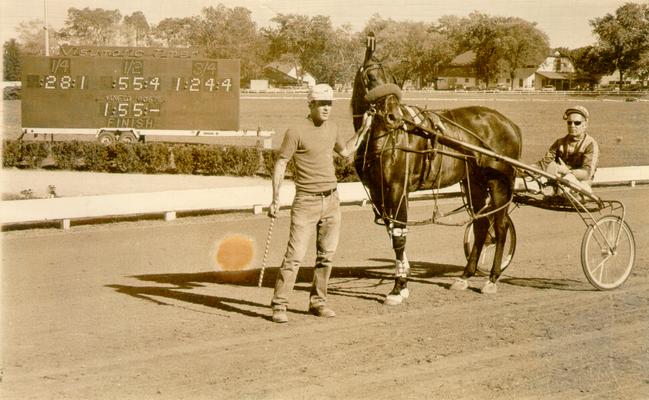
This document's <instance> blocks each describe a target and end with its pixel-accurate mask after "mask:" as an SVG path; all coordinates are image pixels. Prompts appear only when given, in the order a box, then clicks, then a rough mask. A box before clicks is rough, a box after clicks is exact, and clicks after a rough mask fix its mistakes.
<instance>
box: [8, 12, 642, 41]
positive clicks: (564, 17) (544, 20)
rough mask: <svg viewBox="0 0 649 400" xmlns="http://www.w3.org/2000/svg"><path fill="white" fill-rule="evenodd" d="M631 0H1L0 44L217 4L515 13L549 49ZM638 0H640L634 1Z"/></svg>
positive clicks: (583, 37)
mask: <svg viewBox="0 0 649 400" xmlns="http://www.w3.org/2000/svg"><path fill="white" fill-rule="evenodd" d="M629 1H630V0H482V1H479V0H443V1H441V0H437V1H435V0H220V1H219V0H212V1H209V0H0V4H1V5H2V8H1V9H0V11H1V12H0V15H1V16H2V42H4V41H5V40H7V39H9V38H15V37H17V33H16V31H15V28H16V27H17V26H18V24H19V23H20V22H23V21H25V22H26V21H31V20H36V19H38V20H41V21H43V20H44V15H45V10H47V22H48V25H49V26H51V27H52V28H54V29H60V28H62V27H63V26H64V21H65V19H66V17H67V10H68V9H69V8H78V9H83V8H86V7H88V8H91V9H94V8H104V9H108V10H114V9H118V10H119V11H120V12H121V13H122V15H123V16H125V15H130V14H132V13H133V12H135V11H142V12H143V13H144V15H145V16H146V18H147V21H148V22H149V24H156V23H158V22H159V21H160V20H162V19H164V18H169V17H187V16H196V15H200V13H201V9H202V8H203V7H208V6H216V5H218V4H219V3H221V4H223V5H225V6H226V7H230V8H231V7H236V6H240V7H245V8H247V9H249V10H250V11H251V12H252V19H253V21H255V22H256V23H257V25H258V26H259V27H262V26H269V25H270V19H271V18H273V16H274V15H276V14H302V15H309V16H314V15H326V16H329V17H330V18H331V21H332V23H333V25H334V27H337V26H341V25H343V24H351V26H352V28H353V30H354V31H360V30H362V29H363V27H364V26H365V24H366V23H367V21H368V20H369V18H370V17H371V16H372V15H373V14H379V15H380V16H381V17H382V18H385V19H387V18H391V19H393V20H396V21H422V22H436V21H437V20H438V19H439V18H440V17H441V16H444V15H456V16H458V17H464V16H467V15H469V14H470V13H471V12H473V11H479V12H482V13H486V14H488V15H491V16H508V17H509V16H511V17H519V18H522V19H524V20H526V21H529V22H536V23H537V24H538V25H537V26H538V27H539V29H541V30H542V31H543V32H545V33H546V34H547V35H548V36H549V38H550V46H551V47H568V48H571V49H574V48H578V47H582V46H586V45H591V44H594V43H595V38H594V37H593V35H592V27H591V26H590V24H589V21H590V20H592V19H594V18H598V17H602V16H604V15H606V14H608V13H610V14H614V13H615V10H616V9H617V8H618V7H620V6H621V5H623V4H624V3H627V2H629ZM635 2H636V3H643V2H644V1H642V0H636V1H635Z"/></svg>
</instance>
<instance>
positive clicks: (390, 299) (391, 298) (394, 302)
mask: <svg viewBox="0 0 649 400" xmlns="http://www.w3.org/2000/svg"><path fill="white" fill-rule="evenodd" d="M401 292H403V290H402V291H401ZM403 299H404V297H403V296H402V295H401V294H389V295H387V296H385V300H384V301H383V304H385V305H386V306H398V305H399V304H401V303H402V302H403Z"/></svg>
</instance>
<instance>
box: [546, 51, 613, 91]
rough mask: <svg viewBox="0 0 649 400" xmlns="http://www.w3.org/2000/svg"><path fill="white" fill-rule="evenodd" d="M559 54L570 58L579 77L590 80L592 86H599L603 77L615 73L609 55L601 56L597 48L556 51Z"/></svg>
mask: <svg viewBox="0 0 649 400" xmlns="http://www.w3.org/2000/svg"><path fill="white" fill-rule="evenodd" d="M556 50H557V51H559V53H561V54H563V55H566V56H567V57H568V58H570V61H571V62H572V65H573V66H574V67H575V72H576V73H577V76H579V77H583V78H588V80H589V81H590V84H593V85H594V84H597V82H599V80H600V79H601V77H602V76H603V75H607V74H610V73H611V72H613V70H612V69H611V68H612V67H611V66H612V65H613V64H612V61H611V60H610V59H608V58H607V54H601V52H600V48H599V47H597V46H584V47H579V48H576V49H573V50H570V49H567V48H559V49H556Z"/></svg>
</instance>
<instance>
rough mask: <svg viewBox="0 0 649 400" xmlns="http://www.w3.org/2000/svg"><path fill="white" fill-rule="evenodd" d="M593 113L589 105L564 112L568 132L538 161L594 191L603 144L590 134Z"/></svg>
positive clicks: (553, 171) (551, 171)
mask: <svg viewBox="0 0 649 400" xmlns="http://www.w3.org/2000/svg"><path fill="white" fill-rule="evenodd" d="M589 116H590V115H589V113H588V110H587V109H586V107H583V106H574V107H570V108H568V109H567V110H566V111H565V112H564V114H563V119H564V120H565V121H566V124H567V129H568V134H567V135H565V136H563V137H560V138H559V139H557V140H555V141H554V143H553V144H552V146H550V149H549V150H548V151H547V153H546V154H545V155H544V156H543V158H542V159H541V160H540V161H539V162H538V163H537V165H539V166H540V167H541V168H542V169H543V170H544V171H547V172H548V173H550V174H552V175H559V176H561V177H564V178H566V179H568V180H569V181H571V182H573V183H575V184H577V185H579V186H581V187H582V188H584V189H586V190H587V191H588V192H590V191H592V190H591V185H592V183H593V177H594V176H595V170H596V169H597V162H598V160H599V145H598V144H597V141H596V140H595V139H594V138H593V137H592V136H590V135H588V134H587V133H586V129H587V128H588V118H589Z"/></svg>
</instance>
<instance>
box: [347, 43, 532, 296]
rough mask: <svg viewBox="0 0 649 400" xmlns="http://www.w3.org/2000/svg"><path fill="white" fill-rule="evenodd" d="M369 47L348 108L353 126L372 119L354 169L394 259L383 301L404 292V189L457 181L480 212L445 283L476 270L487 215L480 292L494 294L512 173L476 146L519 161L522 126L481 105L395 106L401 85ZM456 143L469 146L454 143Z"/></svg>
mask: <svg viewBox="0 0 649 400" xmlns="http://www.w3.org/2000/svg"><path fill="white" fill-rule="evenodd" d="M372 39H373V38H372ZM372 41H373V40H372ZM368 43H369V40H368ZM373 52H374V46H373V43H372V45H368V47H367V49H366V52H365V60H364V62H363V66H362V67H361V68H360V69H359V70H358V71H357V73H356V77H355V79H354V88H353V93H352V100H351V105H352V112H353V115H354V128H355V130H356V131H359V129H361V127H362V126H363V127H367V125H368V124H369V123H371V125H369V129H368V130H367V133H366V135H365V138H364V140H363V142H362V143H361V146H360V147H359V149H358V151H357V152H356V157H355V167H356V171H357V173H358V176H359V177H360V179H361V181H362V182H363V184H364V185H365V187H366V188H367V189H368V192H369V195H370V198H371V201H372V205H373V208H374V212H375V214H376V219H377V221H381V222H382V223H384V224H385V226H386V228H387V230H388V234H389V235H390V237H391V240H392V247H393V249H394V252H395V256H396V260H395V284H394V288H393V289H392V291H391V292H390V293H389V294H388V295H387V297H386V299H385V303H386V304H390V305H395V304H399V303H401V301H402V300H403V299H404V298H406V297H407V296H408V295H409V291H408V288H407V282H408V274H409V269H410V266H409V263H408V258H407V256H406V253H405V247H406V235H407V232H408V229H407V224H408V193H409V192H412V191H416V190H423V189H439V188H443V187H447V186H450V185H453V184H456V183H458V182H460V183H461V184H462V187H463V189H464V190H463V191H464V195H465V197H466V198H465V201H466V202H467V204H469V205H470V206H469V207H470V210H469V212H470V213H471V212H472V210H476V211H478V212H477V215H476V218H475V219H474V220H473V231H474V235H475V240H474V245H473V248H472V250H471V253H470V256H469V258H468V261H467V264H466V267H465V268H464V273H463V274H462V276H461V278H458V279H457V280H456V281H455V282H454V283H453V284H452V285H451V287H450V288H451V289H455V290H463V289H466V288H467V287H468V282H467V279H468V278H470V277H471V276H473V275H474V274H475V272H476V267H477V262H478V260H479V257H480V253H481V251H482V248H483V246H484V244H485V239H486V237H487V231H488V229H489V225H490V221H489V220H488V218H486V217H485V216H486V215H489V216H490V217H491V219H492V220H493V224H494V231H495V235H494V236H495V241H496V251H495V255H494V262H493V266H492V268H491V273H490V276H489V280H488V281H487V282H486V283H485V285H484V286H483V288H482V292H483V293H495V292H496V281H497V280H498V278H499V276H500V274H501V269H500V267H501V262H502V258H503V250H504V244H505V240H506V229H507V226H506V215H507V208H508V206H509V204H510V202H511V199H512V194H513V189H514V179H515V171H514V168H513V167H512V166H511V165H509V164H507V163H504V162H501V161H498V160H497V159H496V158H493V157H490V156H488V155H486V154H484V153H482V152H480V151H475V148H483V149H487V150H489V151H491V152H494V153H497V154H500V155H504V156H507V157H511V158H514V159H518V158H520V154H521V142H522V140H521V132H520V129H519V128H518V126H516V125H515V124H514V123H513V122H512V121H510V120H509V119H507V118H506V117H505V116H503V115H502V114H500V113H499V112H497V111H495V110H492V109H489V108H486V107H477V106H475V107H462V108H455V109H450V110H443V111H435V112H433V111H431V110H422V109H421V108H418V107H412V106H405V105H403V104H401V90H400V88H399V86H398V84H397V82H396V80H395V78H394V76H393V75H392V74H391V73H390V71H388V69H387V68H385V67H384V66H383V65H382V64H381V63H380V62H379V61H377V60H376V59H374V58H373ZM370 121H371V122H370ZM433 133H434V134H433ZM458 141H459V142H460V143H467V144H468V145H469V147H471V148H467V147H466V146H462V145H458ZM472 149H473V150H472ZM431 245H432V243H431Z"/></svg>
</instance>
